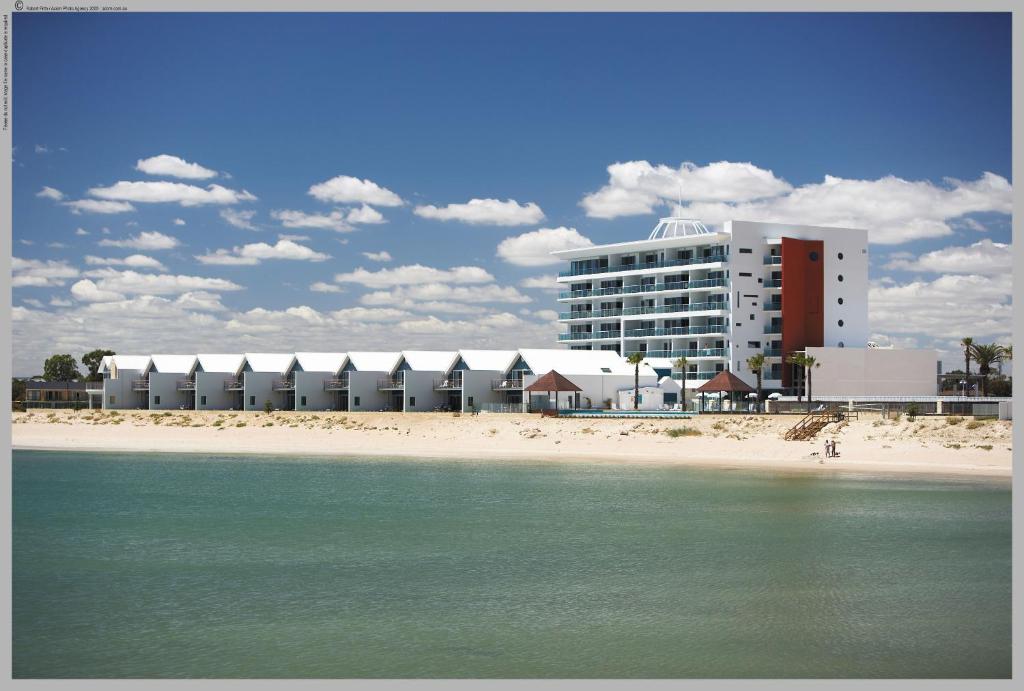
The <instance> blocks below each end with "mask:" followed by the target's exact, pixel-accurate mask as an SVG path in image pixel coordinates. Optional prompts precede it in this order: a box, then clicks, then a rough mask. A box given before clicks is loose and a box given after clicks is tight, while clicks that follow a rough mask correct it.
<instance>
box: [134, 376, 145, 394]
mask: <svg viewBox="0 0 1024 691" xmlns="http://www.w3.org/2000/svg"><path fill="white" fill-rule="evenodd" d="M132 391H149V379H145V378H143V379H132Z"/></svg>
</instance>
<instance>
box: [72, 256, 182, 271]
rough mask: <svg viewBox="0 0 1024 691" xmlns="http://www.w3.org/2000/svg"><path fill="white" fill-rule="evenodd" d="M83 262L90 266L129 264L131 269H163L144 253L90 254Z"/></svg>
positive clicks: (163, 268)
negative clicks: (119, 254) (102, 255)
mask: <svg viewBox="0 0 1024 691" xmlns="http://www.w3.org/2000/svg"><path fill="white" fill-rule="evenodd" d="M85 263H86V264H88V265H90V266H129V267H131V268H133V269H157V270H159V271H163V270H165V268H166V267H164V265H163V264H161V263H160V262H158V261H157V260H156V259H154V258H153V257H147V256H146V255H144V254H132V255H129V256H127V257H124V258H121V257H96V256H93V255H91V254H89V255H86V256H85Z"/></svg>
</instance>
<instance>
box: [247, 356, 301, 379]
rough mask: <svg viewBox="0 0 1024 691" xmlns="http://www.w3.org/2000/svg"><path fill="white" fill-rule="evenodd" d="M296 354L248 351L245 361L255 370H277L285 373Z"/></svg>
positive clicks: (278, 372)
mask: <svg viewBox="0 0 1024 691" xmlns="http://www.w3.org/2000/svg"><path fill="white" fill-rule="evenodd" d="M294 361H295V356H294V355H292V354H291V353H246V354H245V362H246V364H247V365H249V369H251V370H252V371H253V372H276V373H277V374H284V373H285V372H287V371H288V369H289V368H290V367H291V366H292V362H294Z"/></svg>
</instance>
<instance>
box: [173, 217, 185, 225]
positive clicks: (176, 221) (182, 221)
mask: <svg viewBox="0 0 1024 691" xmlns="http://www.w3.org/2000/svg"><path fill="white" fill-rule="evenodd" d="M173 223H174V225H176V226H183V225H185V219H184V218H176V219H174V221H173Z"/></svg>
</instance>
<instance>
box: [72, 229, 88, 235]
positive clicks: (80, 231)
mask: <svg viewBox="0 0 1024 691" xmlns="http://www.w3.org/2000/svg"><path fill="white" fill-rule="evenodd" d="M88 234H89V231H88V230H86V229H85V228H75V235H88Z"/></svg>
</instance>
